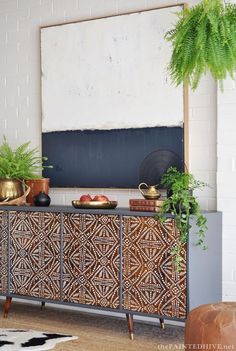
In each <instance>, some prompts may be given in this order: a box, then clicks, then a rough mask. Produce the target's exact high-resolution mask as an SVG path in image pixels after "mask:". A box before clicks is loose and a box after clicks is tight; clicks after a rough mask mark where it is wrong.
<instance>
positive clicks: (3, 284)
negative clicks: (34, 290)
mask: <svg viewBox="0 0 236 351" xmlns="http://www.w3.org/2000/svg"><path fill="white" fill-rule="evenodd" d="M7 246H8V213H7V211H0V291H1V293H3V294H4V293H6V292H7V254H8V249H7Z"/></svg>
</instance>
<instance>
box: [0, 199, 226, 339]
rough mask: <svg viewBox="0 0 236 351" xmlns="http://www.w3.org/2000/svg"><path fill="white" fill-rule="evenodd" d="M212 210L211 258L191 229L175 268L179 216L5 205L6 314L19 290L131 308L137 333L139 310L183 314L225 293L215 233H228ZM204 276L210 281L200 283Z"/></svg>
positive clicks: (0, 250) (1, 219)
mask: <svg viewBox="0 0 236 351" xmlns="http://www.w3.org/2000/svg"><path fill="white" fill-rule="evenodd" d="M207 217H208V228H209V229H208V235H209V240H210V244H211V245H212V246H214V245H215V248H214V250H213V251H212V250H209V253H208V255H209V260H208V258H207V256H206V255H205V256H204V254H203V251H202V250H196V247H195V246H194V245H192V244H191V240H192V239H191V238H192V233H191V232H190V239H191V240H190V241H189V243H188V246H187V245H183V246H182V251H181V255H182V261H181V269H180V271H179V272H176V270H175V267H174V264H173V261H172V255H171V250H172V248H173V247H174V245H175V243H176V241H177V240H178V237H179V232H178V231H177V230H176V226H175V220H174V219H173V218H169V219H168V221H166V222H165V223H164V224H161V223H160V222H159V221H157V220H156V219H155V218H154V216H153V214H152V213H145V212H144V213H142V212H133V211H132V212H131V211H128V210H127V209H115V210H76V209H73V208H72V207H69V206H68V207H66V206H51V207H45V208H42V207H41V208H39V207H27V206H24V207H23V206H19V207H14V206H2V207H1V208H0V295H2V296H6V303H5V315H7V313H8V310H9V308H10V303H11V300H12V298H17V297H21V298H29V299H30V298H33V299H34V300H35V299H37V300H39V301H40V302H43V303H45V302H50V301H52V302H57V303H59V304H71V305H73V306H75V305H78V306H81V307H83V306H84V307H91V308H93V307H96V308H102V309H104V310H109V311H111V310H112V311H117V312H123V313H126V316H127V320H128V326H129V332H130V335H131V334H132V333H133V332H132V330H133V320H132V316H133V314H135V313H138V314H144V315H152V316H157V317H158V318H159V319H160V321H163V319H164V318H168V319H175V320H182V321H184V320H185V318H186V315H187V313H188V310H189V308H192V306H193V307H195V306H196V305H199V304H201V303H208V302H209V301H212V302H214V301H215V299H216V298H218V296H219V297H220V296H221V288H220V284H221V281H220V279H221V278H220V270H221V266H220V263H219V262H221V247H220V245H219V244H218V242H217V241H216V240H215V239H216V237H218V238H219V237H220V236H221V214H219V213H212V214H207ZM193 228H194V223H193ZM211 238H213V240H212V239H211ZM208 246H209V245H208ZM217 250H218V251H217ZM212 252H214V255H213V254H212ZM215 252H218V258H217V257H216V255H215ZM218 261H219V262H218ZM195 266H196V268H195ZM206 267H208V270H207V269H206ZM218 272H219V279H218V278H217V274H216V273H218ZM208 276H209V277H211V278H212V277H214V282H213V281H212V280H211V283H209V282H210V279H208ZM202 277H203V279H204V285H199V281H200V280H201V279H202ZM199 286H201V289H200V288H199ZM190 292H191V294H190ZM203 292H204V294H205V295H204V296H203V295H202V296H201V294H202V293H203Z"/></svg>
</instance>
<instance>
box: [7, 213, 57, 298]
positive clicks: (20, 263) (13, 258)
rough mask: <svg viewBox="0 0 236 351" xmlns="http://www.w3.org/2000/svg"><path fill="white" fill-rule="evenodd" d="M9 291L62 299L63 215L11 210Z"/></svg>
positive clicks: (24, 294)
mask: <svg viewBox="0 0 236 351" xmlns="http://www.w3.org/2000/svg"><path fill="white" fill-rule="evenodd" d="M10 272H11V273H10V293H11V294H17V295H22V296H30V297H38V298H44V299H48V300H58V301H59V300H60V214H58V213H49V212H22V211H21V212H10Z"/></svg>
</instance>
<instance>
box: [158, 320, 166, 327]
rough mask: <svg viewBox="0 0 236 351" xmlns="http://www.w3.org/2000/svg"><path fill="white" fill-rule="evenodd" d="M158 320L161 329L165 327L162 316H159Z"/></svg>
mask: <svg viewBox="0 0 236 351" xmlns="http://www.w3.org/2000/svg"><path fill="white" fill-rule="evenodd" d="M159 321H160V327H161V329H165V321H164V318H159Z"/></svg>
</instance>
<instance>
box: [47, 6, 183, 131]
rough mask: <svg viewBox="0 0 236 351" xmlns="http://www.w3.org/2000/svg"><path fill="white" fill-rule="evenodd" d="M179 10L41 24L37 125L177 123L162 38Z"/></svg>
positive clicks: (179, 116) (179, 108) (179, 104)
mask: <svg viewBox="0 0 236 351" xmlns="http://www.w3.org/2000/svg"><path fill="white" fill-rule="evenodd" d="M179 9H180V8H179V7H176V8H171V9H162V10H152V11H146V12H141V13H135V14H129V15H122V16H115V17H108V18H104V19H98V20H92V21H85V22H78V23H73V24H66V25H61V26H54V27H48V28H43V29H42V30H41V56H42V114H43V116H42V118H43V132H53V131H68V130H87V129H106V130H107V129H121V128H145V127H157V126H182V125H183V87H182V86H180V87H178V88H176V87H175V86H173V85H172V84H171V82H170V78H169V74H168V71H167V66H168V63H169V61H170V56H171V47H170V43H168V42H167V41H166V40H165V38H164V35H165V33H166V31H167V30H168V29H170V28H171V27H172V26H173V23H175V21H176V16H175V14H174V13H175V12H176V11H177V10H179Z"/></svg>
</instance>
